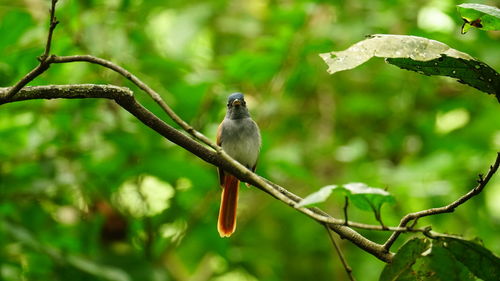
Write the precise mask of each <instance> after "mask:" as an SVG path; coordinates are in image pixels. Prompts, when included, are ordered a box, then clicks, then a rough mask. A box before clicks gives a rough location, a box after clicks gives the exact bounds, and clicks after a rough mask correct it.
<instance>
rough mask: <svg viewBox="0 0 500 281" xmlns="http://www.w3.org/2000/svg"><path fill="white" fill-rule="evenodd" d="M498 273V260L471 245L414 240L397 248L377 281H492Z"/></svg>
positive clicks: (447, 239) (473, 244)
mask: <svg viewBox="0 0 500 281" xmlns="http://www.w3.org/2000/svg"><path fill="white" fill-rule="evenodd" d="M499 271H500V261H499V259H498V258H497V257H495V256H494V255H493V254H492V253H491V252H490V251H488V250H487V249H485V248H483V247H481V246H480V245H478V244H476V243H473V242H471V241H466V240H461V239H455V238H440V239H437V240H432V242H431V241H429V240H428V239H420V238H414V239H412V240H410V241H408V242H406V243H405V244H404V245H403V246H402V247H401V249H400V250H399V251H398V252H397V253H396V255H395V256H394V259H393V262H392V263H391V264H388V265H387V266H386V267H385V268H384V270H383V271H382V274H381V275H380V279H379V280H381V281H388V280H408V281H410V280H436V281H467V280H477V278H481V279H482V280H485V281H490V280H491V281H493V280H500V278H499V277H500V275H499Z"/></svg>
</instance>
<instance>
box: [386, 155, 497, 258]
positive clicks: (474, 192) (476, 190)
mask: <svg viewBox="0 0 500 281" xmlns="http://www.w3.org/2000/svg"><path fill="white" fill-rule="evenodd" d="M499 166H500V152H497V158H496V160H495V163H494V164H493V165H492V166H490V169H489V171H488V173H487V174H486V177H484V178H483V176H482V175H479V179H478V184H477V186H476V187H474V188H473V189H471V190H470V191H469V192H467V193H466V194H465V195H463V196H462V197H460V198H458V199H457V200H455V201H454V202H452V203H450V204H448V205H446V206H443V207H439V208H431V209H427V210H423V211H419V212H415V213H409V214H407V215H406V216H404V217H403V218H402V219H401V222H400V223H399V227H400V228H405V227H406V225H407V224H408V223H409V222H410V221H412V220H413V221H414V222H413V225H412V226H414V225H416V223H417V221H418V219H420V218H422V217H427V216H432V215H437V214H443V213H451V212H453V211H454V210H455V208H457V207H458V206H460V205H462V204H464V203H465V202H467V201H468V200H469V199H471V198H472V197H474V196H476V195H478V194H479V193H481V191H483V189H484V187H485V186H486V185H487V184H488V182H489V181H490V179H491V178H492V177H493V175H494V174H495V173H496V171H497V170H498V167H499ZM401 233H402V231H395V232H393V233H392V235H391V236H390V237H389V239H387V241H386V242H385V244H384V249H386V250H387V251H389V249H390V248H391V246H392V244H394V242H395V241H396V239H397V238H398V237H399V235H401Z"/></svg>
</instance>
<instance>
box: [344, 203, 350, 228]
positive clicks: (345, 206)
mask: <svg viewBox="0 0 500 281" xmlns="http://www.w3.org/2000/svg"><path fill="white" fill-rule="evenodd" d="M348 207H349V197H347V196H346V197H345V201H344V220H345V223H344V225H346V226H347V225H349V219H348V217H347V208H348Z"/></svg>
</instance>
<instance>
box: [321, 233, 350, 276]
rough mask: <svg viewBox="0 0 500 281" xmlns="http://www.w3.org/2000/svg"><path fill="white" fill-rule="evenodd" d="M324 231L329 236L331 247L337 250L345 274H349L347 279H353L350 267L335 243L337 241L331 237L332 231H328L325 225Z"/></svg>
mask: <svg viewBox="0 0 500 281" xmlns="http://www.w3.org/2000/svg"><path fill="white" fill-rule="evenodd" d="M325 228H326V232H327V233H328V237H330V241H332V244H333V247H334V248H335V250H336V251H337V254H338V255H339V258H340V261H341V262H342V265H343V266H344V269H345V272H346V273H347V276H349V279H350V280H351V281H355V280H356V279H354V276H353V275H352V268H351V267H350V266H349V264H347V260H346V258H345V256H344V253H343V252H342V249H341V248H340V246H339V245H338V244H337V241H335V239H334V238H333V235H332V232H331V231H330V228H329V227H328V226H327V225H325Z"/></svg>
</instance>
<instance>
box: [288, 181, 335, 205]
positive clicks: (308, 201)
mask: <svg viewBox="0 0 500 281" xmlns="http://www.w3.org/2000/svg"><path fill="white" fill-rule="evenodd" d="M336 187H337V186H336V185H327V186H325V187H322V188H321V189H320V190H318V191H316V192H314V193H311V194H309V195H307V196H306V197H305V198H304V199H302V200H300V202H299V203H298V204H297V208H301V207H305V206H310V205H313V204H316V203H321V202H325V201H326V199H328V197H330V194H332V190H333V189H335V188H336Z"/></svg>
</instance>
